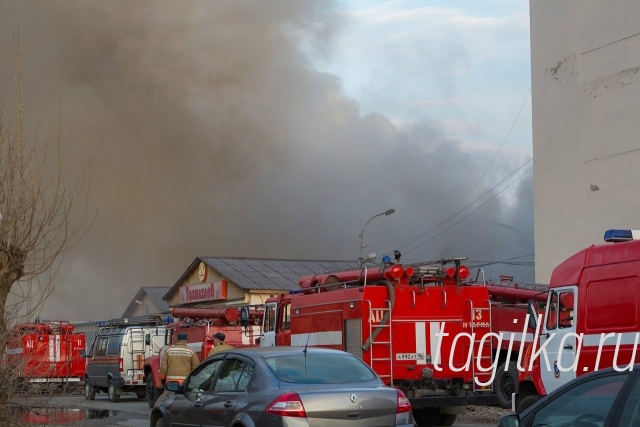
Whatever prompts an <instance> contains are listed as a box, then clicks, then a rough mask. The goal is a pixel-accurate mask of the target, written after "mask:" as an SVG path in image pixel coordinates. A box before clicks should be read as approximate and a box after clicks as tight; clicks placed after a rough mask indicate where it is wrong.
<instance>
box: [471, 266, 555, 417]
mask: <svg viewBox="0 0 640 427" xmlns="http://www.w3.org/2000/svg"><path fill="white" fill-rule="evenodd" d="M477 282H478V281H476V283H477ZM486 286H487V290H488V291H489V297H490V301H491V331H492V332H493V333H494V334H495V336H493V338H492V345H491V347H492V352H493V357H494V366H495V367H496V370H495V376H494V380H493V389H494V392H495V394H496V398H497V400H498V403H499V404H500V406H501V407H502V408H505V409H508V408H511V407H512V396H513V394H514V393H517V392H518V374H519V372H518V368H517V367H518V363H519V361H520V364H522V363H521V361H522V357H523V356H524V353H525V351H526V350H527V348H528V346H529V344H530V343H531V342H532V341H533V336H534V334H533V330H532V329H531V328H530V327H529V325H528V318H527V302H528V301H530V300H535V301H540V302H544V301H546V298H547V293H548V291H549V287H548V286H547V285H539V284H518V283H516V282H514V280H513V277H511V276H501V277H500V281H499V282H497V283H495V282H487V284H486ZM498 337H499V338H500V339H499V338H498Z"/></svg>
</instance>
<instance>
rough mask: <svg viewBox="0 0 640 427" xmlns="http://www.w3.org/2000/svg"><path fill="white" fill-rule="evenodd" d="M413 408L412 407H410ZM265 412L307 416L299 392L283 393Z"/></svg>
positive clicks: (288, 415)
mask: <svg viewBox="0 0 640 427" xmlns="http://www.w3.org/2000/svg"><path fill="white" fill-rule="evenodd" d="M409 408H411V407H409ZM265 412H268V413H270V414H274V415H280V416H283V417H306V416H307V413H306V412H305V411H304V406H302V401H301V400H300V396H298V394H297V393H287V394H283V395H282V396H279V397H278V398H276V399H275V400H274V401H273V402H271V403H270V404H269V405H268V406H267V409H265Z"/></svg>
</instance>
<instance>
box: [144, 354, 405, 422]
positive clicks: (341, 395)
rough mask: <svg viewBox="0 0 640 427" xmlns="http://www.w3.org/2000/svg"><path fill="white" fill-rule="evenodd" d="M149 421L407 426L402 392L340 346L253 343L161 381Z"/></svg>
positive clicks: (216, 356) (213, 357) (209, 359)
mask: <svg viewBox="0 0 640 427" xmlns="http://www.w3.org/2000/svg"><path fill="white" fill-rule="evenodd" d="M166 389H167V390H168V391H171V393H168V394H165V395H164V396H162V397H161V398H160V399H158V402H157V403H156V406H155V407H154V408H153V411H152V413H151V420H150V421H151V422H150V426H151V427H169V426H173V427H177V426H232V427H261V426H265V427H266V426H269V427H273V426H295V427H302V426H330V427H342V426H348V427H361V426H362V427H364V426H366V427H376V426H380V427H382V426H385V427H388V426H405V427H411V426H413V417H412V414H411V404H410V403H409V400H408V399H407V397H406V396H405V395H404V393H403V392H402V391H400V390H397V389H395V388H390V387H387V386H385V385H384V383H383V382H382V380H380V378H379V377H378V376H377V375H376V373H375V372H373V371H372V370H371V368H369V367H368V366H367V365H366V364H364V363H363V362H362V361H361V360H360V359H358V358H357V357H355V356H353V355H351V354H349V353H346V352H343V351H339V350H330V349H322V348H315V347H314V348H302V347H254V348H245V349H234V350H229V351H225V352H221V353H218V354H216V355H214V356H212V357H210V358H208V359H206V360H204V361H203V362H202V363H201V364H200V365H199V366H198V367H197V368H196V369H195V370H194V371H193V372H191V374H190V375H189V376H188V377H187V378H186V379H185V381H184V382H183V383H182V384H181V385H180V384H178V383H177V382H167V384H166Z"/></svg>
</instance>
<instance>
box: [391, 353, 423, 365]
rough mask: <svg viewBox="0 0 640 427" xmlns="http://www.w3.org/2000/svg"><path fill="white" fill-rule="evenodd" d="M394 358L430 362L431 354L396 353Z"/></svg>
mask: <svg viewBox="0 0 640 427" xmlns="http://www.w3.org/2000/svg"><path fill="white" fill-rule="evenodd" d="M396 360H424V361H425V362H427V363H431V356H425V355H424V353H397V354H396Z"/></svg>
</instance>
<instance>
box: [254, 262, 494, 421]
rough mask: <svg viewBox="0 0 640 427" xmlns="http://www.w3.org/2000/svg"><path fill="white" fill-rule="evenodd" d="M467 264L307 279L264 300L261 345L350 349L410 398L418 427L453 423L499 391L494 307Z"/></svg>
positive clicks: (389, 266)
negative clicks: (494, 380)
mask: <svg viewBox="0 0 640 427" xmlns="http://www.w3.org/2000/svg"><path fill="white" fill-rule="evenodd" d="M462 259H463V258H452V259H448V260H438V261H434V262H429V263H424V264H420V265H418V264H416V265H401V264H400V263H399V260H398V259H396V262H393V261H391V260H390V258H389V257H386V258H383V263H382V264H381V265H379V266H377V267H375V268H366V267H363V268H362V269H359V270H352V271H343V272H335V273H328V274H324V275H316V276H305V277H302V278H301V279H300V280H299V284H300V288H301V289H300V291H296V292H292V293H291V294H289V295H278V296H274V297H272V298H269V299H268V300H267V301H266V303H265V311H264V318H263V326H262V336H261V338H260V345H261V346H270V345H291V346H302V347H304V346H323V347H329V348H336V349H341V350H344V351H347V352H349V353H351V354H353V355H355V356H357V357H359V358H360V359H362V360H363V361H364V362H365V363H367V364H368V365H369V366H371V368H372V369H373V370H374V371H375V372H376V373H378V375H379V376H380V377H381V379H382V380H383V381H385V383H387V384H388V385H391V386H395V387H398V388H400V389H402V390H403V391H404V392H405V394H407V396H408V397H409V398H410V400H411V404H412V407H413V413H414V420H415V421H416V423H417V425H419V426H429V425H451V424H453V422H455V420H456V417H457V415H458V414H461V413H464V411H465V407H464V406H465V405H467V404H473V403H488V402H492V403H493V402H495V396H493V395H492V394H491V391H492V389H491V384H490V382H489V378H490V376H491V373H490V372H488V371H490V369H491V368H490V364H491V361H492V354H491V353H492V351H491V339H484V338H483V337H485V335H486V334H488V333H489V332H490V330H491V306H490V303H489V295H488V292H487V288H486V287H485V286H473V285H468V284H465V283H464V280H465V279H467V277H468V276H469V270H468V268H467V267H465V266H463V265H461V264H460V262H461V260H462Z"/></svg>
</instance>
